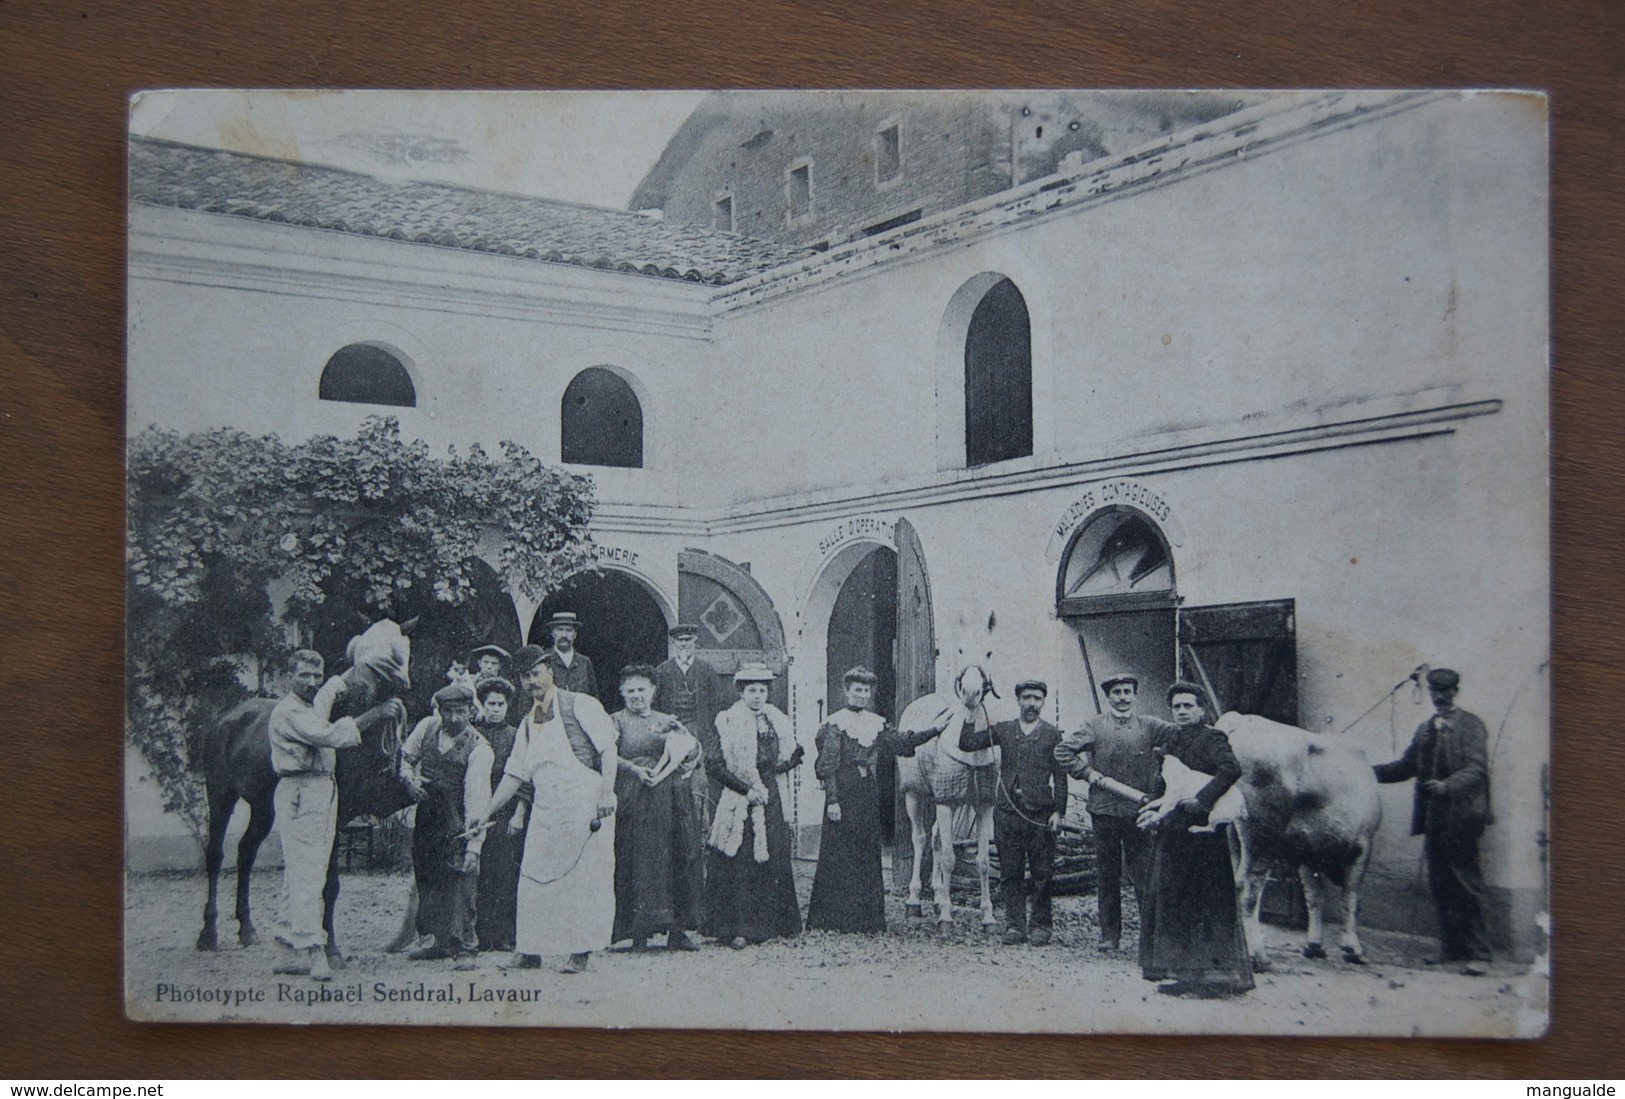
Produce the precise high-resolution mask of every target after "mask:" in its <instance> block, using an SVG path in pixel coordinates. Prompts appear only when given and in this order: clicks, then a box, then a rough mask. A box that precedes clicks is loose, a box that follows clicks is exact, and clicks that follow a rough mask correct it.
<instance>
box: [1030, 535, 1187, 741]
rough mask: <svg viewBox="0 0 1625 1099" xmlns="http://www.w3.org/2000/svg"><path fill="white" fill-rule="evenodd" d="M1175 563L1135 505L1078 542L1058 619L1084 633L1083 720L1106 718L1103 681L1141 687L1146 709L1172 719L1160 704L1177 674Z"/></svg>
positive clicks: (1071, 550)
mask: <svg viewBox="0 0 1625 1099" xmlns="http://www.w3.org/2000/svg"><path fill="white" fill-rule="evenodd" d="M1177 607H1178V596H1177V594H1176V592H1175V590H1174V561H1173V555H1172V553H1171V552H1170V550H1169V548H1168V542H1167V540H1166V539H1165V538H1164V537H1163V535H1162V531H1161V529H1160V528H1158V526H1157V525H1156V523H1154V522H1153V521H1152V520H1151V519H1150V518H1148V517H1147V516H1146V515H1145V514H1144V513H1143V512H1140V511H1138V510H1137V509H1134V508H1130V507H1108V508H1103V509H1101V510H1100V511H1099V512H1098V513H1096V514H1095V515H1094V516H1093V517H1091V518H1090V519H1089V521H1088V522H1087V523H1085V524H1084V525H1083V526H1082V527H1081V528H1080V529H1079V530H1078V533H1077V534H1076V535H1074V536H1073V539H1072V542H1071V544H1070V545H1069V546H1068V547H1067V553H1066V557H1065V559H1064V560H1063V562H1062V565H1061V570H1060V575H1059V577H1058V579H1057V590H1056V610H1057V613H1058V614H1059V615H1060V616H1061V617H1062V618H1063V619H1064V620H1065V621H1067V622H1068V623H1069V624H1070V625H1071V626H1072V628H1073V629H1074V630H1076V631H1077V638H1078V655H1079V660H1080V663H1081V665H1082V669H1081V670H1082V673H1083V674H1082V678H1083V679H1085V680H1086V682H1087V686H1086V687H1085V688H1084V690H1083V692H1082V693H1083V696H1084V697H1086V698H1088V699H1089V700H1090V702H1089V704H1088V705H1087V707H1086V709H1085V712H1084V715H1083V716H1084V717H1092V716H1094V715H1095V714H1098V713H1100V712H1102V709H1103V707H1104V704H1105V700H1104V699H1103V698H1102V697H1101V696H1100V681H1101V679H1102V678H1104V677H1105V676H1108V675H1111V674H1113V673H1115V672H1126V673H1128V674H1130V675H1133V676H1135V677H1137V678H1138V679H1139V681H1140V698H1141V708H1142V709H1143V710H1145V711H1147V712H1149V713H1153V714H1156V715H1158V716H1162V717H1166V716H1167V715H1166V714H1165V713H1163V711H1162V706H1161V699H1162V697H1163V695H1164V693H1165V692H1166V691H1167V689H1168V686H1169V685H1170V684H1171V683H1173V681H1174V678H1175V675H1176V672H1177V651H1178V623H1177V622H1176V620H1175V614H1176V608H1177Z"/></svg>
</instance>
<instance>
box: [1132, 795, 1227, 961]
mask: <svg viewBox="0 0 1625 1099" xmlns="http://www.w3.org/2000/svg"><path fill="white" fill-rule="evenodd" d="M1229 828H1230V826H1229V825H1222V826H1220V827H1219V828H1217V829H1215V830H1214V831H1212V832H1186V831H1177V832H1176V831H1161V832H1158V833H1157V835H1156V838H1155V840H1154V842H1153V844H1152V849H1151V869H1150V873H1149V882H1148V887H1147V889H1146V891H1145V896H1144V907H1143V910H1142V911H1141V913H1140V970H1141V972H1142V973H1143V974H1144V976H1145V979H1146V980H1148V981H1167V980H1177V981H1184V982H1186V983H1189V984H1202V985H1210V986H1225V987H1228V988H1232V989H1248V988H1252V987H1253V965H1252V958H1251V956H1250V955H1249V954H1248V953H1247V937H1246V934H1245V932H1244V930H1243V928H1242V923H1241V906H1240V904H1239V903H1238V900H1237V897H1236V880H1235V875H1234V873H1233V872H1232V871H1231V868H1230V839H1229V834H1228V833H1229Z"/></svg>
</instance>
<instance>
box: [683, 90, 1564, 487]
mask: <svg viewBox="0 0 1625 1099" xmlns="http://www.w3.org/2000/svg"><path fill="white" fill-rule="evenodd" d="M1526 109H1527V107H1526V105H1525V104H1523V103H1522V101H1520V100H1519V99H1517V98H1516V97H1508V96H1501V97H1494V96H1478V97H1467V98H1466V99H1464V100H1463V99H1458V98H1455V97H1450V98H1445V99H1439V100H1435V101H1433V102H1431V103H1426V104H1424V105H1422V106H1418V107H1414V108H1411V109H1409V110H1407V111H1403V112H1400V113H1399V114H1398V115H1396V116H1394V117H1393V118H1392V119H1378V120H1376V121H1372V122H1366V123H1363V124H1359V125H1352V126H1349V127H1347V128H1345V129H1342V130H1333V131H1326V132H1321V133H1319V134H1317V135H1316V136H1315V137H1314V139H1313V140H1305V141H1299V142H1297V143H1296V144H1290V145H1286V146H1284V147H1278V148H1269V149H1267V150H1266V151H1265V152H1263V153H1260V154H1258V155H1256V156H1252V157H1246V158H1241V159H1238V160H1237V161H1236V162H1235V163H1233V164H1231V165H1228V166H1225V167H1222V168H1218V169H1214V170H1209V171H1204V172H1200V173H1197V174H1193V175H1190V176H1187V177H1180V178H1176V179H1174V180H1173V181H1172V182H1170V183H1168V184H1166V185H1160V186H1157V185H1152V186H1150V187H1149V189H1146V190H1142V191H1131V192H1126V193H1124V194H1123V195H1121V196H1119V197H1117V198H1115V199H1113V200H1111V201H1105V202H1101V203H1098V204H1096V205H1092V206H1082V207H1080V208H1078V209H1077V210H1075V211H1073V212H1061V213H1056V214H1051V215H1047V216H1044V217H1034V218H1031V219H1029V220H1027V221H1025V222H1021V223H1019V225H1018V226H1017V227H1014V228H1005V229H1001V230H999V231H997V232H995V233H993V234H992V235H987V236H982V237H972V238H970V239H968V240H967V241H966V242H965V243H963V244H961V245H959V246H958V247H956V248H953V249H951V250H949V249H940V250H937V251H934V252H931V253H928V254H925V255H923V256H916V257H912V258H910V259H906V260H902V261H899V262H896V263H893V264H891V265H885V264H881V265H878V266H869V267H866V268H862V269H861V270H859V271H858V272H857V273H855V274H852V275H849V276H843V277H841V278H838V279H835V280H833V281H831V282H829V283H827V284H824V285H811V284H810V285H808V286H807V287H806V288H804V289H801V290H798V291H791V292H788V293H785V294H782V295H780V296H778V297H769V298H767V299H766V300H764V301H762V302H761V303H759V304H749V305H746V306H744V307H741V308H739V309H737V310H735V311H733V312H730V313H726V314H724V315H723V316H722V317H721V318H719V321H718V326H717V335H718V340H719V348H718V353H719V359H718V363H717V367H718V374H719V377H720V378H721V379H722V382H723V385H724V386H725V389H726V391H727V392H728V393H730V395H731V396H730V402H729V403H730V405H731V406H732V407H731V409H730V411H729V415H728V417H727V420H726V428H725V430H724V431H722V432H720V433H719V434H718V435H717V436H716V437H715V438H714V439H713V440H711V442H710V444H709V445H708V449H707V450H706V458H705V460H706V461H707V462H710V463H715V464H717V465H718V466H727V465H729V464H736V463H744V466H745V468H748V469H749V470H750V475H749V476H748V477H746V478H740V479H734V480H735V483H734V484H733V486H732V489H731V493H730V496H731V498H733V499H735V500H744V499H751V498H761V497H764V496H779V495H783V494H788V493H797V492H805V491H809V490H816V489H821V488H831V487H837V486H842V485H850V484H854V483H860V484H874V485H886V484H890V483H895V482H898V481H901V480H904V479H916V480H917V479H919V478H922V477H930V476H932V475H933V474H935V472H936V471H937V470H938V469H939V468H947V467H950V466H952V465H954V464H956V463H955V462H951V461H948V462H945V461H942V460H940V455H939V450H942V449H945V448H941V447H939V445H938V442H937V425H938V423H939V421H940V420H941V419H943V418H945V417H946V418H947V419H950V420H951V419H953V417H954V416H955V415H956V412H955V409H956V404H957V407H959V408H962V402H963V397H962V389H961V388H958V387H956V386H955V385H954V384H953V379H952V378H951V377H950V378H947V379H946V380H945V379H944V377H943V375H942V373H941V371H940V370H939V358H940V357H941V356H939V348H938V340H939V335H940V329H941V326H942V322H943V317H944V313H945V311H946V309H947V308H948V305H949V303H950V301H951V300H952V299H953V296H954V293H955V291H957V290H958V289H959V288H960V287H961V286H962V285H964V284H965V283H966V282H967V281H969V280H971V279H974V278H975V277H976V276H978V275H980V274H982V273H984V272H998V273H1001V274H1004V275H1007V276H1009V277H1010V278H1011V279H1012V280H1013V281H1014V282H1015V283H1016V285H1017V287H1018V288H1019V289H1020V290H1021V291H1022V294H1023V296H1024V297H1025V298H1026V301H1027V305H1028V310H1029V314H1030V317H1031V320H1032V327H1033V383H1034V385H1033V388H1034V404H1035V417H1034V443H1035V456H1034V458H1032V459H1030V460H1023V459H1015V460H1012V461H1010V462H1005V463H1000V464H998V465H996V466H992V467H983V468H982V469H979V470H977V471H976V472H975V475H976V476H987V475H991V474H995V473H998V472H1001V471H1007V470H1012V469H1023V468H1034V467H1041V466H1043V465H1046V464H1049V463H1052V462H1053V461H1055V460H1056V459H1057V458H1059V459H1063V460H1084V459H1091V458H1099V457H1105V456H1109V455H1111V454H1113V453H1121V451H1122V450H1123V448H1124V447H1125V446H1129V445H1132V446H1134V447H1136V448H1143V447H1147V446H1152V445H1155V444H1154V443H1152V442H1151V440H1152V439H1153V438H1156V439H1158V440H1160V442H1161V443H1162V444H1163V445H1179V444H1183V443H1187V442H1190V441H1192V440H1193V439H1196V438H1202V439H1206V438H1214V437H1226V436H1234V435H1238V434H1247V433H1254V432H1259V431H1267V430H1279V429H1283V428H1287V427H1295V426H1303V425H1307V424H1315V423H1323V422H1326V421H1328V420H1336V419H1353V418H1362V417H1365V416H1369V415H1372V414H1379V413H1383V412H1387V411H1391V410H1405V409H1414V408H1418V407H1426V406H1429V405H1432V404H1438V403H1444V402H1448V401H1452V400H1464V399H1468V398H1471V397H1474V396H1478V395H1481V394H1482V393H1483V392H1484V391H1485V390H1486V389H1495V388H1497V386H1498V383H1499V382H1500V381H1501V380H1502V379H1505V378H1507V377H1511V376H1515V375H1516V373H1517V372H1519V371H1527V370H1529V369H1530V368H1531V366H1538V365H1540V364H1543V363H1544V361H1545V348H1544V345H1543V344H1542V343H1541V342H1540V337H1541V335H1542V334H1543V332H1544V327H1545V326H1544V315H1545V314H1544V310H1545V296H1544V287H1545V267H1544V264H1543V263H1538V264H1532V263H1531V262H1530V259H1531V257H1533V256H1536V255H1541V254H1543V248H1542V247H1540V246H1539V245H1538V242H1541V241H1544V239H1545V221H1544V202H1545V182H1546V181H1545V176H1544V171H1543V162H1542V160H1541V157H1540V155H1539V154H1540V150H1539V149H1538V148H1529V147H1528V143H1527V142H1523V141H1519V140H1516V139H1515V138H1516V133H1515V129H1514V128H1515V127H1517V126H1518V124H1519V121H1520V119H1519V116H1520V114H1521V112H1522V111H1524V110H1526ZM1503 130H1504V131H1505V132H1506V135H1507V137H1508V140H1506V141H1502V140H1499V138H1500V137H1501V136H1502V133H1503ZM876 247H877V248H878V247H882V246H881V245H876ZM1165 339H1166V341H1167V342H1166V343H1165V342H1164V340H1165ZM959 351H960V353H961V354H962V348H960V349H959ZM949 357H950V358H952V356H949ZM961 384H962V383H961ZM957 414H958V415H962V412H958V413H957ZM836 424H839V425H840V428H839V435H840V439H841V441H840V443H839V444H836V443H834V442H833V439H832V434H833V433H834V429H833V428H832V425H836ZM950 434H951V433H950ZM949 443H950V445H949V447H948V448H946V449H950V450H951V449H952V447H953V446H957V445H958V440H957V439H950V440H949ZM961 453H962V452H961ZM960 461H962V458H961V459H960Z"/></svg>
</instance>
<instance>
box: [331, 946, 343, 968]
mask: <svg viewBox="0 0 1625 1099" xmlns="http://www.w3.org/2000/svg"><path fill="white" fill-rule="evenodd" d="M327 964H328V966H329V967H330V968H332V969H335V970H337V969H343V968H344V967H345V965H346V964H347V963H346V962H345V960H344V952H343V951H342V950H338V949H330V950H328V952H327Z"/></svg>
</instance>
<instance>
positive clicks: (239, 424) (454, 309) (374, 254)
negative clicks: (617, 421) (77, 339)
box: [127, 207, 712, 503]
mask: <svg viewBox="0 0 1625 1099" xmlns="http://www.w3.org/2000/svg"><path fill="white" fill-rule="evenodd" d="M194 238H195V239H194ZM197 240H205V241H215V240H225V241H230V242H232V243H233V244H236V245H240V246H241V247H243V248H250V247H252V248H256V249H272V250H273V251H271V252H269V253H267V252H264V251H260V252H257V253H256V255H257V256H258V258H259V261H260V262H261V263H262V264H265V265H266V266H267V267H274V268H275V269H276V270H277V277H276V278H275V279H274V280H269V279H267V277H266V276H265V275H264V274H263V273H262V272H261V271H258V270H253V269H248V268H245V267H244V266H243V265H242V264H240V263H232V264H226V263H224V262H215V263H213V264H212V265H210V266H208V267H206V268H204V269H202V270H199V269H198V267H197V266H196V264H195V262H191V261H194V256H193V255H192V254H191V253H192V252H195V251H196V250H198V248H199V247H200V245H198V244H197V243H196V241H197ZM131 251H132V261H131V272H132V273H131V278H130V287H129V292H130V299H129V363H130V376H131V378H130V380H131V384H130V387H129V403H128V413H127V422H128V424H129V428H130V430H131V431H132V432H138V431H140V430H143V429H144V428H146V427H147V426H148V425H149V424H158V425H159V426H162V427H167V428H173V429H175V430H179V431H183V432H184V431H192V430H202V429H207V428H214V427H220V426H225V425H230V426H232V427H235V428H238V429H240V430H243V431H249V432H271V431H275V432H277V433H278V434H280V435H281V436H282V437H283V438H285V439H290V440H292V439H298V438H303V437H308V436H310V435H314V434H319V433H333V434H339V435H344V434H351V433H353V432H354V430H355V428H356V427H357V426H358V425H359V424H360V422H361V420H362V419H363V418H364V417H366V416H368V415H372V414H385V415H392V416H395V417H397V418H398V419H399V420H400V423H401V430H402V434H403V435H404V436H406V437H407V438H421V439H424V440H425V441H427V442H428V443H429V444H430V445H431V446H432V447H434V448H435V449H436V450H441V449H443V448H444V447H446V446H452V445H454V446H457V447H458V448H459V449H462V450H466V449H467V447H468V446H469V445H470V444H472V443H476V442H477V443H480V444H481V445H483V446H484V447H485V448H486V449H487V450H488V451H491V452H493V453H494V452H496V451H497V445H498V443H500V442H501V440H503V439H512V440H514V441H515V442H518V443H520V444H522V445H523V446H525V447H526V448H527V449H529V450H530V451H531V452H532V453H533V454H535V455H536V456H538V457H539V458H541V459H542V460H543V461H546V462H550V463H557V462H558V461H559V427H560V401H561V399H562V397H563V395H564V389H565V386H566V385H568V384H569V382H570V379H571V378H573V377H574V376H575V375H576V374H577V373H579V372H580V371H581V370H584V369H586V368H588V367H592V366H610V367H613V368H615V370H616V372H617V373H620V374H622V375H623V377H627V376H629V377H630V378H631V380H632V384H633V388H634V391H635V392H636V393H637V394H638V396H639V399H640V402H641V403H642V405H643V413H644V468H643V469H616V468H606V467H598V466H572V467H569V468H571V469H574V470H576V471H577V472H586V473H590V474H592V476H593V478H594V480H595V482H596V483H597V485H598V490H599V499H600V500H601V501H604V502H610V503H614V502H624V501H633V502H642V501H662V500H665V501H671V502H684V501H681V499H680V497H681V494H682V493H684V492H685V491H689V490H690V486H694V485H695V484H696V482H694V481H693V480H692V479H686V478H681V477H679V476H677V467H678V464H679V462H680V461H681V460H682V457H683V456H682V455H681V454H680V448H681V447H682V446H683V445H684V444H683V441H682V440H683V439H685V438H686V430H687V428H688V426H689V425H691V424H693V423H694V422H695V421H696V420H697V419H701V418H704V417H708V416H709V415H710V412H711V403H712V402H711V398H710V395H709V392H708V384H707V383H706V381H705V380H704V375H705V373H706V371H707V367H708V359H709V352H708V329H709V323H708V320H707V319H706V317H705V315H704V309H705V300H706V294H705V291H704V289H703V288H700V287H695V286H692V285H688V284H675V285H671V286H668V285H665V283H668V282H670V281H671V280H661V279H655V278H651V277H648V276H636V275H625V274H611V273H606V272H601V271H591V270H586V269H577V268H570V267H566V266H562V265H557V264H539V263H536V262H533V261H525V260H516V259H512V258H509V257H501V256H484V255H475V254H468V253H461V252H456V251H453V250H450V249H444V248H434V247H428V246H424V245H416V244H408V243H404V242H398V241H390V240H383V239H374V238H366V239H349V238H346V237H344V236H343V235H342V234H336V233H324V232H321V231H317V230H309V229H299V228H291V227H287V226H266V225H259V224H255V223H247V224H244V219H241V218H230V217H225V216H219V215H207V214H180V213H177V212H175V211H167V210H152V209H147V208H141V207H136V208H135V209H134V210H133V212H132V236H131ZM268 255H270V256H275V257H276V259H275V260H274V261H272V262H271V263H269V264H267V263H266V257H267V256H268ZM363 260H364V261H365V263H366V265H367V266H366V267H364V268H362V269H361V270H360V271H358V270H355V268H357V267H358V266H359V265H360V264H361V263H362V261H363ZM380 265H382V266H383V267H384V269H385V270H387V271H389V272H390V275H391V281H383V280H382V279H380V278H379V277H378V276H377V273H376V271H374V270H373V268H375V267H378V266H380ZM538 268H547V270H545V271H543V272H541V274H540V275H538V273H537V269H538ZM544 276H545V277H544ZM526 277H528V278H531V279H538V278H541V279H542V281H541V282H539V283H537V284H536V285H530V286H527V285H525V284H524V283H523V282H521V281H520V280H521V279H522V278H526ZM293 278H297V279H298V282H297V285H291V286H290V285H287V283H288V282H289V281H291V280H292V279H293ZM268 285H270V286H273V287H275V288H274V289H270V290H268V289H267V286H268ZM494 288H501V289H502V290H503V291H504V292H505V293H506V294H507V296H508V299H509V300H496V299H494V297H493V296H490V295H493V294H494ZM605 297H607V298H608V299H609V300H610V301H613V302H617V303H618V304H615V305H613V306H611V305H608V304H606V303H605V302H604V301H603V300H601V299H603V298H605ZM223 318H229V321H223ZM351 343H375V344H378V345H380V346H383V347H385V348H386V349H388V350H390V351H392V352H394V353H395V354H396V355H397V357H399V358H400V359H401V360H402V361H403V363H404V364H405V366H406V368H407V370H408V372H409V373H410V374H411V376H412V382H413V386H414V388H415V389H416V392H417V406H416V407H415V408H397V407H390V406H381V405H362V404H352V403H345V402H337V401H322V400H319V399H318V398H317V387H318V384H319V382H320V379H321V374H322V369H323V367H324V366H325V365H326V363H327V360H328V358H329V357H330V356H331V355H332V354H333V353H334V352H336V351H338V350H339V349H340V348H341V347H344V346H346V345H348V344H351ZM686 502H690V503H692V502H694V501H686Z"/></svg>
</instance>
